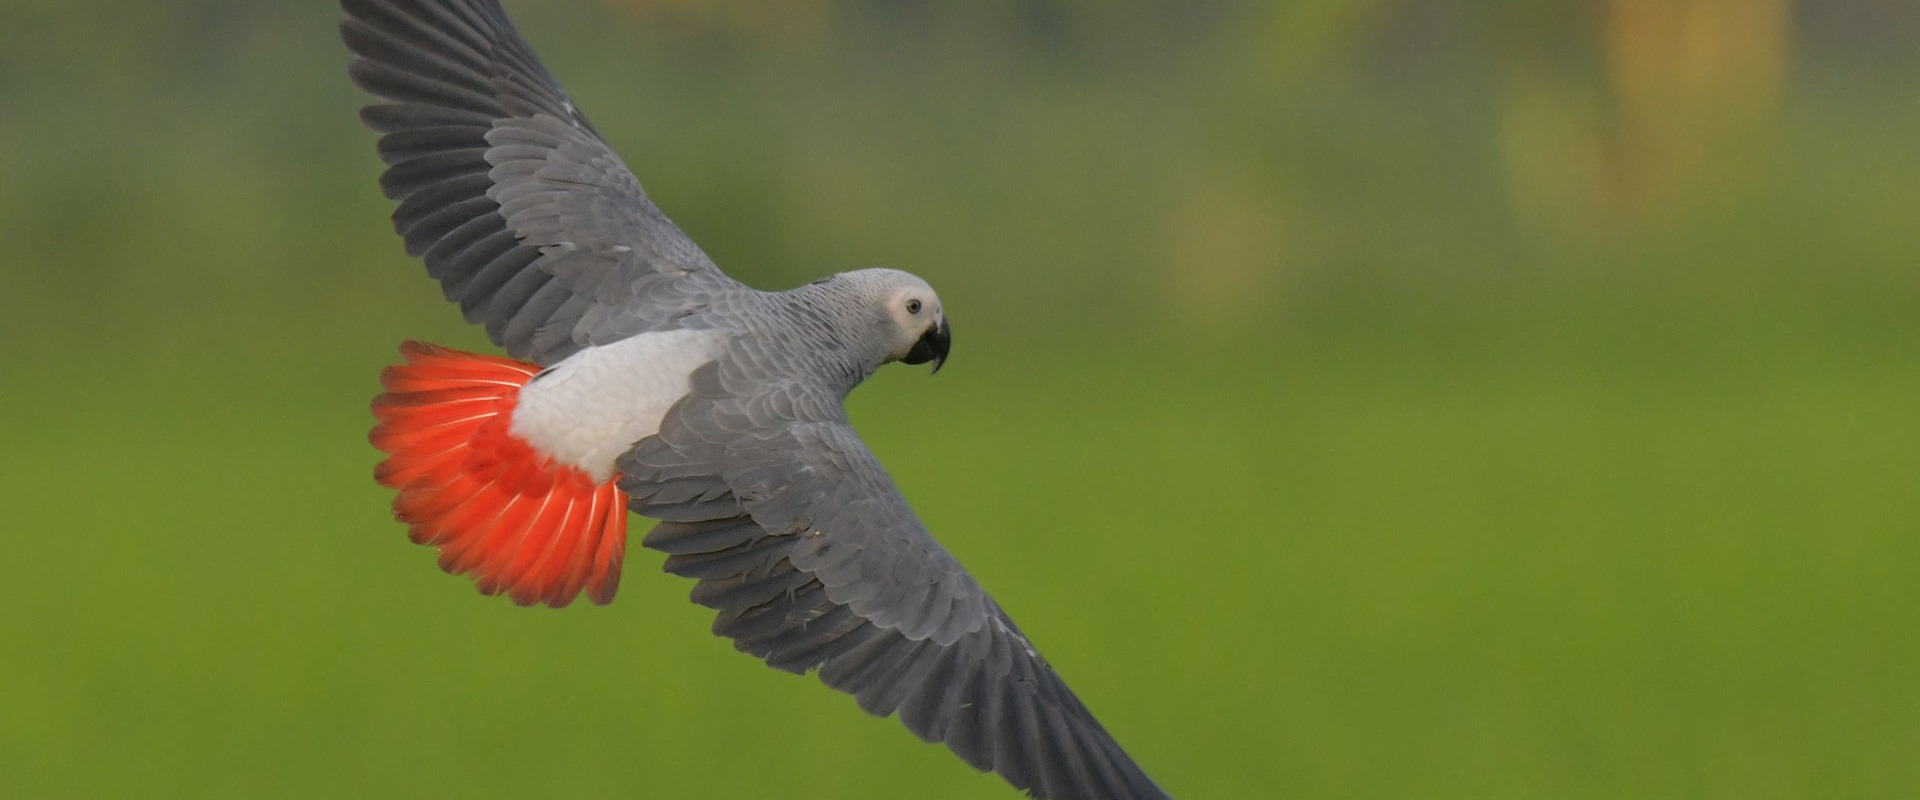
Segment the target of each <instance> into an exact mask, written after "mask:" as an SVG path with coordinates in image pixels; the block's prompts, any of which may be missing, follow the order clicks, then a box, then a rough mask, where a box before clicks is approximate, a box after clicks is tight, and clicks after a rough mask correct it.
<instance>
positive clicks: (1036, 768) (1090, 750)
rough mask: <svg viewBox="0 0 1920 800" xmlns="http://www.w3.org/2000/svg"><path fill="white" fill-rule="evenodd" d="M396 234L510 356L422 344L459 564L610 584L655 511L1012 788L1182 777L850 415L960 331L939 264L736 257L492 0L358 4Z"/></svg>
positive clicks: (419, 493)
mask: <svg viewBox="0 0 1920 800" xmlns="http://www.w3.org/2000/svg"><path fill="white" fill-rule="evenodd" d="M341 7H342V9H343V11H344V12H345V19H344V20H343V21H342V22H341V23H340V33H341V36H342V38H343V39H344V41H345V43H346V46H347V49H348V50H349V51H350V52H351V54H352V58H351V61H350V63H349V66H348V75H349V77H350V79H351V80H352V82H353V83H354V84H355V85H356V86H358V87H359V88H360V89H361V90H363V91H365V92H367V93H368V94H370V95H371V96H373V97H374V98H375V99H376V100H377V102H375V103H374V104H372V105H368V106H366V107H364V108H362V109H361V112H360V118H361V121H362V122H363V123H364V124H365V125H366V126H367V127H369V128H371V129H372V130H373V131H374V132H375V133H376V134H378V143H377V150H378V153H379V156H380V158H381V159H382V161H383V162H384V164H385V170H384V172H383V173H382V174H381V176H380V188H381V190H382V192H383V193H384V194H385V195H386V196H387V197H388V198H390V199H391V200H393V201H395V203H396V205H395V206H394V211H393V215H392V220H393V227H394V230H395V231H396V232H397V233H398V234H399V236H400V237H401V239H402V241H403V242H404V244H405V249H406V252H407V253H408V254H409V255H411V256H413V257H416V258H418V259H420V260H421V261H423V262H424V264H425V266H426V270H427V273H428V274H429V275H430V276H431V277H432V278H434V279H435V280H437V281H438V282H439V284H440V288H441V290H442V292H443V294H444V295H445V297H446V299H447V300H449V301H451V302H454V303H457V304H459V306H460V310H461V313H462V315H463V316H464V318H465V319H466V320H467V321H468V322H470V323H474V324H478V325H481V326H483V327H484V329H485V331H486V334H487V336H488V338H489V339H490V340H491V341H492V342H493V343H494V344H495V345H497V346H499V347H501V348H502V349H504V350H505V352H506V355H505V356H504V357H502V356H494V355H485V354H479V353H470V352H463V351H459V350H454V349H451V348H447V347H441V346H437V345H433V344H427V343H423V342H416V341H409V342H405V343H403V344H402V345H401V346H400V355H401V360H400V363H398V364H396V365H393V366H390V367H387V368H386V369H385V370H384V371H383V372H382V373H381V375H380V382H381V389H382V393H381V394H380V395H379V396H378V397H376V398H375V399H374V401H373V404H372V410H373V413H374V417H375V420H376V426H375V427H374V429H373V430H372V432H371V434H370V435H369V438H370V440H371V442H372V444H373V445H374V446H375V447H376V448H377V449H378V450H379V451H381V453H382V454H383V456H384V458H383V460H381V461H380V463H379V465H378V466H377V467H376V468H375V473H374V477H375V480H376V481H377V482H378V483H379V484H380V485H381V486H384V487H386V488H389V489H391V490H393V491H394V493H395V499H394V501H393V512H394V516H395V518H396V520H398V521H399V522H401V523H403V524H404V525H405V526H406V529H407V533H408V536H409V538H410V539H411V540H412V541H413V542H416V543H418V544H421V545H426V546H430V547H433V548H435V549H436V550H437V551H438V562H439V566H440V567H441V568H442V569H444V570H445V571H446V572H448V573H452V574H455V575H461V574H465V575H469V576H471V577H472V580H473V581H474V583H475V584H476V586H477V588H478V589H479V591H480V592H482V593H484V594H487V595H501V594H504V595H506V596H507V597H509V598H511V600H512V601H513V602H515V603H518V604H520V605H546V606H550V607H555V608H559V607H563V606H566V605H568V604H569V603H571V602H572V601H573V600H574V599H575V598H577V597H579V596H581V595H583V594H584V595H585V597H586V598H587V599H588V600H590V601H591V602H592V603H595V604H602V605H604V604H606V603H609V602H611V601H612V600H613V599H614V595H615V593H616V591H617V590H618V588H619V584H620V572H621V562H622V560H623V558H624V556H625V548H626V538H627V524H628V518H629V515H630V514H636V515H639V516H641V517H645V518H648V519H651V520H654V521H655V524H654V527H653V528H652V529H651V530H650V531H649V532H648V533H646V534H645V536H644V537H643V538H642V540H641V544H642V545H643V546H645V547H647V548H649V549H652V550H655V551H659V552H661V553H664V554H665V559H664V562H663V568H664V569H665V571H666V572H668V573H671V574H673V575H677V576H681V577H684V578H689V579H692V580H693V581H694V583H693V584H692V588H691V591H690V597H691V599H692V601H693V602H694V603H697V604H699V605H701V606H704V607H706V608H708V609H711V610H712V611H714V612H716V617H715V620H714V623H713V628H712V629H713V632H714V633H715V634H716V635H718V636H722V637H725V638H727V639H730V640H732V643H733V645H734V647H735V648H736V649H738V650H740V651H742V652H745V653H748V654H750V655H752V656H754V657H756V658H759V659H761V660H763V661H764V662H765V663H766V664H768V665H769V666H772V667H774V668H777V669H780V670H785V671H787V672H792V673H796V674H807V673H815V674H817V676H818V678H819V680H820V681H822V682H823V683H825V684H826V685H827V686H829V687H832V688H833V689H836V690H838V691H841V692H845V693H847V694H850V695H852V696H853V698H854V699H855V701H856V702H857V704H858V705H859V707H860V708H861V709H862V710H864V711H866V712H867V713H870V714H873V715H876V716H881V717H885V716H890V715H891V716H897V717H898V719H899V720H900V722H901V723H902V724H904V725H905V726H906V728H907V729H908V730H909V731H911V732H912V733H913V734H914V735H916V736H918V737H919V738H921V739H923V740H925V741H928V742H936V743H942V744H945V745H946V747H947V748H948V749H950V750H951V751H952V752H953V753H954V754H955V755H957V756H958V757H959V758H960V759H961V760H963V761H964V762H966V763H967V764H968V765H970V766H972V767H973V768H975V769H978V770H981V771H987V770H992V771H994V772H996V773H998V774H999V775H1000V776H1001V777H1002V778H1003V779H1005V780H1006V782H1007V783H1009V784H1011V785H1012V786H1013V787H1014V788H1015V789H1019V790H1024V791H1025V792H1026V793H1027V794H1028V795H1030V796H1032V797H1036V798H1055V799H1057V800H1146V799H1148V798H1166V797H1168V795H1167V794H1166V792H1165V791H1163V790H1162V789H1161V788H1160V787H1159V786H1158V784H1156V783H1155V782H1154V781H1153V780H1152V779H1151V778H1149V777H1148V776H1147V774H1146V772H1145V771H1144V770H1143V769H1142V768H1141V767H1140V766H1139V765H1138V764H1137V763H1136V762H1135V761H1134V760H1133V759H1132V758H1130V757H1129V756H1128V755H1127V753H1126V752H1125V751H1124V750H1122V749H1121V747H1120V745H1119V744H1118V743H1117V742H1116V741H1115V740H1114V738H1113V737H1112V736H1111V735H1110V734H1109V733H1108V732H1107V731H1106V729H1105V728H1103V727H1102V726H1101V724H1100V723H1099V722H1098V721H1097V720H1096V719H1095V718H1094V716H1093V714H1092V713H1091V712H1089V711H1088V710H1087V708H1086V706H1085V705H1083V704H1082V703H1081V701H1080V700H1079V698H1077V697H1076V696H1075V695H1074V693H1073V692H1072V691H1071V690H1069V689H1068V687H1067V685H1066V683H1065V682H1064V681H1063V680H1062V679H1061V678H1060V676H1059V675H1057V674H1056V673H1055V672H1054V670H1053V668H1052V667H1051V666H1050V665H1049V664H1048V663H1047V661H1046V660H1045V659H1044V658H1042V657H1041V655H1040V653H1039V652H1038V651H1037V650H1036V649H1035V648H1034V645H1033V644H1032V642H1031V641H1029V640H1028V638H1027V637H1026V635H1025V634H1023V633H1022V632H1021V630H1020V628H1019V627H1018V626H1016V625H1015V624H1014V622H1013V620H1012V619H1010V618H1009V617H1008V616H1007V614H1006V613H1005V612H1004V611H1003V610H1002V609H1001V608H1000V606H999V605H998V604H996V603H995V602H994V600H993V598H992V597H990V596H989V595H988V594H987V593H986V592H985V591H984V590H983V589H982V588H981V587H980V584H979V583H978V582H976V581H975V579H974V578H973V576H972V575H971V574H969V573H968V572H967V570H966V569H965V568H963V567H962V566H961V565H960V564H959V563H958V562H957V561H956V560H955V559H954V557H953V556H952V555H951V554H949V553H948V552H947V550H946V549H945V548H943V547H942V546H941V545H940V544H939V543H938V542H937V541H935V540H934V538H933V536H932V535H931V534H930V533H929V532H928V531H927V529H926V527H925V526H924V525H923V524H922V523H921V521H920V519H919V518H918V517H917V516H916V515H915V514H914V512H913V510H912V509H911V508H910V507H909V506H908V504H907V501H906V499H905V497H904V496H903V495H902V494H901V492H900V489H899V488H898V487H897V486H896V485H895V484H894V482H893V480H892V479H891V478H890V477H889V476H888V474H887V472H886V470H885V469H884V468H882V466H881V464H880V462H879V461H878V460H877V459H876V458H875V456H874V454H873V453H872V452H871V451H870V450H869V449H868V448H867V446H866V445H865V444H864V443H863V442H862V441H861V439H860V437H859V436H858V435H857V434H856V433H855V432H854V429H853V427H852V425H851V424H850V423H849V421H848V417H847V413H846V411H845V408H844V405H843V403H844V400H845V399H846V397H847V396H848V393H849V392H851V391H852V390H853V388H854V387H855V386H857V385H859V384H860V383H861V382H862V381H864V380H865V379H866V378H868V377H869V376H871V375H872V374H873V373H874V372H875V371H876V370H878V369H879V368H880V367H882V366H884V365H887V364H890V363H893V362H896V361H897V362H901V363H905V364H912V365H925V364H931V370H932V371H935V372H937V371H938V370H939V369H940V367H941V366H942V365H943V364H944V363H945V362H946V360H947V356H948V353H949V350H950V348H951V346H952V340H953V328H952V326H951V324H950V323H949V322H948V320H947V316H946V311H945V308H944V307H943V306H942V305H941V302H940V297H939V295H937V294H935V292H934V290H933V288H932V287H931V286H930V285H928V283H927V282H926V281H924V280H922V279H920V278H919V277H916V276H914V275H912V274H910V273H907V272H903V271H900V270H894V269H883V268H871V269H858V270H853V271H849V272H842V273H838V274H834V275H830V276H828V277H825V278H821V279H819V280H816V281H813V282H811V283H808V284H806V285H803V286H799V287H796V288H793V289H788V290H784V291H762V290H758V289H754V288H751V287H749V286H747V285H745V284H743V283H740V282H738V281H736V280H734V279H733V278H731V277H728V276H727V275H726V274H725V273H723V272H721V271H720V269H719V268H718V267H716V266H715V265H714V263H713V262H712V260H710V259H709V258H708V257H707V255H706V254H705V253H704V252H702V251H701V249H700V248H699V247H698V246H696V245H695V244H694V243H693V242H692V241H691V240H690V239H689V238H688V237H687V235H686V234H685V233H684V232H682V231H681V230H680V229H679V228H678V227H677V226H675V225H674V223H673V222H672V221H670V220H669V219H668V218H667V217H666V215H665V214H664V213H662V212H661V211H660V209H659V208H658V207H657V206H655V205H654V203H653V201H652V200H651V199H650V198H649V197H648V196H647V194H646V193H645V192H644V191H642V189H641V187H640V183H639V180H638V179H637V178H636V177H635V176H634V174H633V173H632V172H631V171H630V170H628V168H627V166H626V165H625V163H624V162H623V161H622V160H621V159H620V157H619V156H617V155H616V154H615V153H614V152H613V150H612V148H611V147H610V146H609V145H608V144H607V142H606V141H605V140H604V139H603V138H602V137H601V136H600V134H599V133H598V132H597V131H596V130H595V129H594V127H593V126H592V125H591V124H590V123H589V122H588V121H587V118H586V117H585V116H583V115H582V114H581V112H580V110H579V109H578V108H577V107H576V106H575V105H574V103H573V101H572V100H571V99H570V98H569V97H568V95H567V93H566V92H565V91H564V90H562V89H561V87H560V85H559V83H558V82H557V81H556V80H555V79H554V77H553V76H552V75H551V74H550V73H549V72H548V71H547V69H546V68H545V67H544V66H542V64H541V62H540V60H539V59H538V58H536V57H535V55H534V53H533V51H532V49H531V48H530V47H529V45H528V44H527V43H526V42H525V41H524V40H523V38H522V37H521V35H520V34H519V33H518V31H516V29H515V28H514V26H513V24H512V23H511V22H510V21H509V20H508V18H507V15H506V12H505V10H504V9H502V7H501V6H500V4H499V3H498V2H497V0H341Z"/></svg>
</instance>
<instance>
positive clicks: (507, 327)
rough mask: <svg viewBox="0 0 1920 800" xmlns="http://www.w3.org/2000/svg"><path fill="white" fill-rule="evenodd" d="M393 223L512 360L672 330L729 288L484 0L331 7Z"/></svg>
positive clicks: (382, 1)
mask: <svg viewBox="0 0 1920 800" xmlns="http://www.w3.org/2000/svg"><path fill="white" fill-rule="evenodd" d="M341 7H342V8H344V9H345V10H346V12H347V19H346V21H345V22H342V23H341V25H340V32H341V36H342V38H344V39H345V40H346V43H347V47H348V49H350V50H352V51H353V53H354V56H355V58H354V60H353V62H352V64H351V65H350V66H349V68H348V69H349V74H350V75H351V76H352V77H353V81H354V83H355V84H357V85H359V86H360V88H362V89H364V90H366V91H368V92H370V93H372V94H374V95H376V96H378V97H379V98H381V99H382V100H384V101H386V102H384V103H382V104H379V105H371V106H367V107H366V108H365V109H363V110H362V111H361V118H362V119H363V120H364V121H365V122H366V124H367V125H368V126H369V127H371V128H373V129H374V130H375V131H378V132H379V133H380V134H381V136H380V144H379V148H380V157H381V158H382V159H384V160H385V161H386V163H387V165H388V167H387V171H386V173H385V174H384V175H382V176H381V178H380V186H381V188H382V189H383V190H384V191H385V192H386V194H387V196H388V197H391V198H393V199H394V200H397V201H399V207H398V208H397V209H396V210H395V211H394V213H393V225H394V229H395V230H397V231H398V232H399V233H400V235H401V236H402V237H403V238H404V239H405V240H406V246H407V252H408V253H410V254H412V255H415V256H419V257H422V258H423V259H425V261H426V264H427V271H428V273H430V274H431V275H432V276H433V277H434V278H436V279H438V280H439V281H440V285H441V288H442V289H443V290H444V291H445V292H446V296H447V299H449V300H453V301H456V302H458V303H459V304H460V309H461V311H462V312H463V313H464V314H465V315H466V318H467V321H468V322H474V323H479V324H482V325H485V326H486V329H487V334H488V335H489V336H491V337H492V338H493V341H494V342H495V343H497V344H499V345H501V346H503V347H505V348H506V349H507V352H509V353H511V354H512V355H513V356H514V357H516V358H521V359H527V360H531V361H536V362H540V363H552V362H554V361H557V360H559V359H561V358H565V357H566V356H567V355H568V354H571V353H572V352H573V351H575V350H577V349H579V348H580V347H582V346H584V345H588V344H602V343H605V342H609V341H614V340H617V339H621V338H625V337H627V336H631V335H633V334H636V333H641V332H645V331H649V330H656V329H661V328H667V327H672V326H673V325H674V324H675V323H676V321H678V320H679V319H680V318H682V317H684V316H686V315H687V314H689V313H692V312H694V311H697V310H699V309H700V308H702V307H704V305H705V303H706V301H707V300H708V298H710V297H711V296H712V295H713V294H714V293H716V292H723V291H726V290H728V289H735V288H739V284H736V283H734V282H733V281H732V280H730V279H728V278H727V277H726V276H725V275H723V274H721V272H720V270H719V269H718V268H716V267H715V266H714V265H713V262H712V261H711V260H709V259H708V258H707V256H706V254H705V253H702V252H701V251H700V248H699V247H697V246H695V245H694V243H693V242H692V241H691V240H689V239H688V238H687V235H686V234H685V233H682V232H681V231H680V229H679V228H677V227H675V226H674V224H673V222H672V221H671V220H668V219H667V217H666V215H664V214H662V213H660V209H658V208H656V207H655V206H654V205H653V203H652V201H650V200H648V199H647V196H646V193H645V192H643V191H641V189H640V182H639V181H638V180H636V179H635V178H634V177H633V173H632V172H629V171H628V170H627V168H626V165H625V164H623V163H621V161H620V158H619V156H616V155H614V153H613V151H612V150H611V149H610V148H608V146H607V144H606V142H604V141H602V140H601V139H600V136H599V134H597V133H595V132H594V130H593V127H592V126H591V125H589V124H588V123H587V120H586V117H584V116H581V114H580V112H579V110H578V109H576V108H574V105H573V102H572V101H571V100H569V99H567V95H566V92H565V91H563V90H561V88H560V86H559V84H557V83H555V82H554V79H553V76H551V75H549V74H548V73H547V70H546V68H545V67H542V66H541V65H540V60H539V59H538V58H535V57H534V55H533V51H532V50H531V49H529V48H528V47H527V44H526V42H525V41H523V40H521V38H520V35H519V33H517V32H515V31H514V29H513V25H512V24H511V23H509V22H508V21H507V17H506V13H505V12H504V11H502V10H501V9H500V5H499V3H498V2H495V0H342V2H341Z"/></svg>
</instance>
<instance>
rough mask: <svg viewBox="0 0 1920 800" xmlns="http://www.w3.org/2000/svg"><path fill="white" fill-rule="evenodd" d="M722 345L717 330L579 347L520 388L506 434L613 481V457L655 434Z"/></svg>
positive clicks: (600, 479) (649, 335) (664, 333)
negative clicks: (700, 369)
mask: <svg viewBox="0 0 1920 800" xmlns="http://www.w3.org/2000/svg"><path fill="white" fill-rule="evenodd" d="M726 340H727V334H725V333H719V332H715V331H684V330H682V331H661V332H659V333H643V334H640V335H638V336H634V337H632V338H630V339H623V340H621V341H618V342H614V343H613V344H609V345H603V346H600V347H589V348H587V349H585V350H581V351H580V352H578V353H574V354H573V355H571V356H568V357H567V359H566V360H564V361H561V362H560V363H558V364H555V365H554V366H553V367H552V368H551V369H549V370H547V372H546V374H543V375H541V376H540V377H539V378H537V379H535V380H534V381H533V382H532V383H529V384H527V386H526V387H525V388H523V389H521V390H520V402H519V404H518V405H516V406H515V407H514V409H513V424H512V426H511V427H510V428H509V430H511V431H512V432H513V435H514V436H517V437H520V439H521V440H523V441H525V442H526V443H527V444H529V445H532V446H533V449H534V450H537V451H539V452H540V453H541V454H542V455H546V456H549V457H551V458H553V460H554V461H556V462H559V463H562V464H568V465H571V466H574V467H578V468H580V469H581V470H583V471H585V472H586V473H587V475H588V476H590V477H592V478H593V480H594V482H595V483H603V482H605V481H606V480H607V479H609V478H612V477H613V474H614V472H615V470H614V467H613V462H614V460H615V459H618V458H619V457H620V455H621V454H622V453H625V452H627V450H628V449H630V448H632V447H633V445H634V443H635V442H638V441H640V440H641V439H645V438H647V437H648V436H652V435H654V434H655V433H658V432H659V431H660V420H661V419H662V418H663V417H665V416H666V414H667V409H669V408H672V407H673V404H674V403H675V402H678V401H679V400H680V398H682V397H685V396H686V394H687V392H688V390H689V389H690V388H691V378H692V375H693V371H694V370H695V369H698V368H699V367H700V366H701V365H702V364H705V363H707V362H709V361H712V360H713V359H714V358H715V357H716V356H718V355H719V354H720V350H721V348H722V347H724V346H725V345H726Z"/></svg>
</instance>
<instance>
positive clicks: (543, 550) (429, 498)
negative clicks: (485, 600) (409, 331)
mask: <svg viewBox="0 0 1920 800" xmlns="http://www.w3.org/2000/svg"><path fill="white" fill-rule="evenodd" d="M400 354H401V355H402V356H403V357H404V358H405V359H406V363H405V364H401V365H398V366H392V367H388V368H387V369H386V371H385V372H382V373H381V374H380V384H381V386H382V387H384V388H385V389H386V390H387V391H386V393H385V394H382V395H380V396H379V397H376V398H374V399H373V415H374V417H376V418H378V419H379V420H380V424H379V425H376V426H374V429H373V433H372V434H370V435H369V436H368V438H369V439H371V440H372V441H373V446H375V447H378V448H380V449H381V450H382V451H385V452H386V454H387V458H386V460H385V461H382V462H380V466H378V467H376V468H375V469H374V479H375V480H377V481H379V482H380V485H382V486H385V487H388V488H390V489H398V490H399V491H400V496H399V497H397V498H395V499H394V501H393V516H394V518H395V519H398V520H400V521H401V522H405V523H407V526H408V529H409V530H408V533H409V535H410V536H411V537H412V539H413V541H415V542H417V543H419V544H426V545H433V546H436V547H438V548H440V567H441V568H442V569H445V570H446V571H448V572H451V573H454V574H456V575H458V574H460V573H463V572H471V573H473V577H474V581H475V582H476V583H477V584H479V587H480V591H481V592H484V593H486V594H499V593H501V592H505V593H507V594H508V595H509V596H511V597H512V598H513V601H514V602H516V603H519V604H521V605H532V604H534V603H546V604H547V605H550V606H553V607H555V608H559V607H561V606H564V605H566V604H568V603H570V602H573V598H574V596H575V595H578V594H579V593H580V590H581V589H582V588H585V589H586V590H587V596H588V597H589V598H591V599H592V600H593V602H595V603H600V604H603V605H604V604H606V603H608V602H611V601H612V600H613V593H614V591H615V590H616V589H618V588H619V585H620V558H621V556H622V555H623V554H624V553H625V551H626V545H627V496H626V494H625V493H623V492H621V491H620V490H619V489H618V488H616V487H615V485H614V482H613V481H612V480H609V481H607V482H606V483H603V484H600V485H597V486H596V485H594V483H593V480H592V479H591V478H589V477H588V476H587V474H586V473H585V472H582V471H580V470H578V469H575V468H573V467H570V466H564V465H559V464H554V463H553V462H552V461H551V460H550V459H547V458H545V457H543V456H541V455H540V454H539V453H537V452H535V451H534V450H533V448H531V447H529V446H528V445H527V443H526V442H523V441H520V440H519V439H517V438H515V437H514V436H513V434H512V433H511V432H510V431H509V430H508V424H509V422H510V421H511V413H510V412H512V411H513V406H514V403H515V402H516V401H517V400H518V399H519V396H520V387H522V386H525V385H526V383H527V381H529V380H532V379H533V376H534V375H537V374H539V372H540V368H539V367H536V366H534V365H532V364H526V363H522V362H519V361H511V360H508V359H504V358H494V357H492V356H482V355H475V354H473V353H462V352H460V351H457V350H448V349H446V348H443V347H437V346H435V345H430V344H424V343H421V342H406V343H404V344H402V345H400Z"/></svg>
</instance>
